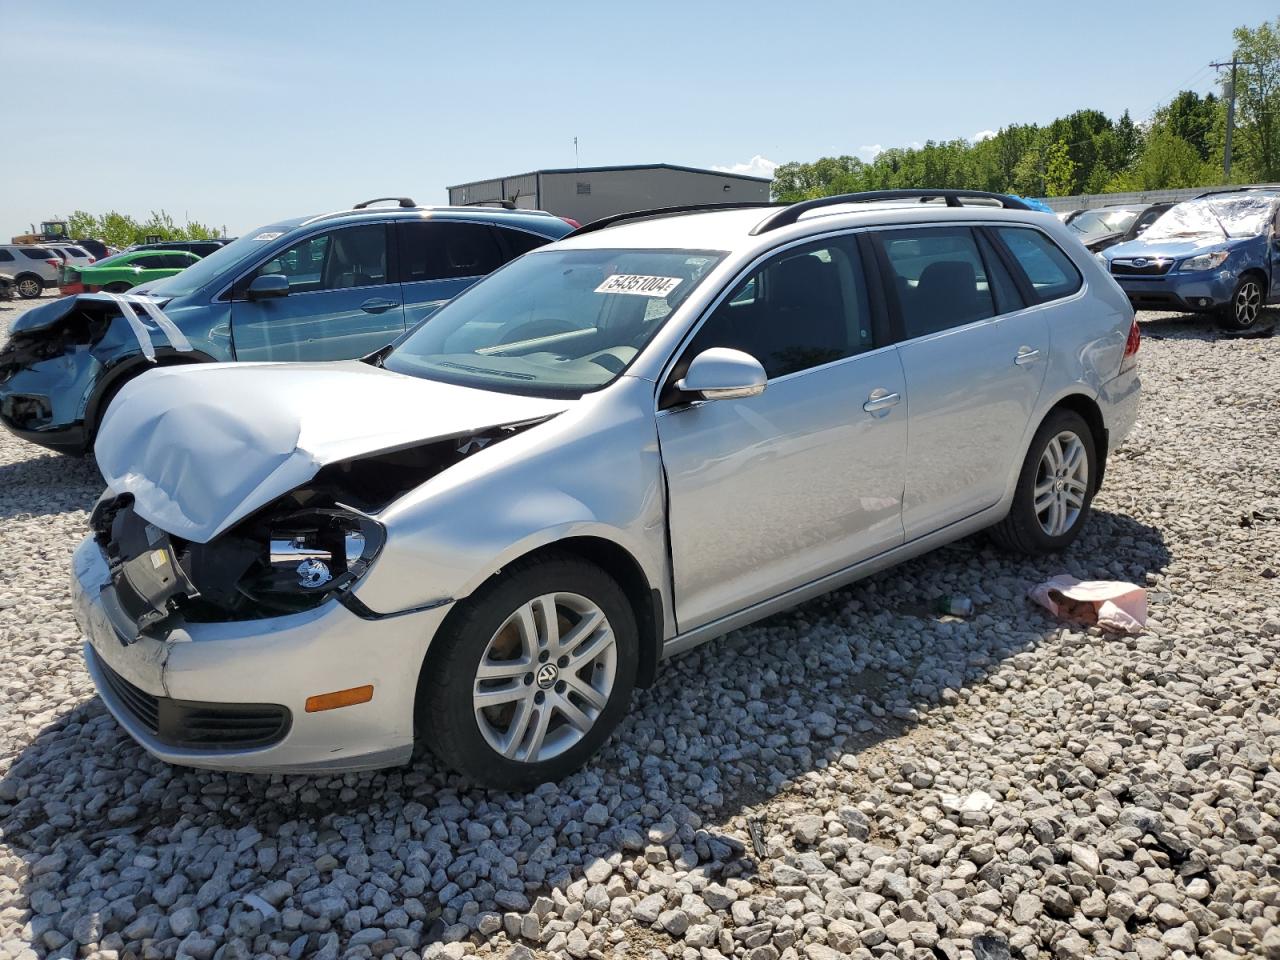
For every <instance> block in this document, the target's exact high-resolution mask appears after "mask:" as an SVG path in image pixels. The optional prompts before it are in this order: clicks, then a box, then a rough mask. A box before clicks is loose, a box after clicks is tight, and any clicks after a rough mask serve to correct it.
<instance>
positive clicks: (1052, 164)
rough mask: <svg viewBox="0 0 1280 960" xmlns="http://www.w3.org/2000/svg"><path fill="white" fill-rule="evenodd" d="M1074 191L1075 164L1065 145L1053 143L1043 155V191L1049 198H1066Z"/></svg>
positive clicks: (1060, 142) (1057, 142)
mask: <svg viewBox="0 0 1280 960" xmlns="http://www.w3.org/2000/svg"><path fill="white" fill-rule="evenodd" d="M1075 189H1076V164H1075V161H1074V160H1072V159H1071V151H1070V149H1069V148H1068V147H1067V144H1066V143H1065V142H1064V141H1062V140H1058V141H1055V142H1054V144H1053V146H1051V147H1050V148H1049V150H1048V152H1047V153H1046V154H1045V164H1044V190H1045V193H1046V194H1047V195H1049V196H1051V197H1068V196H1070V195H1071V194H1072V193H1074V192H1075Z"/></svg>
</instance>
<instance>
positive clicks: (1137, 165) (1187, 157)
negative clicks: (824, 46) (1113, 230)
mask: <svg viewBox="0 0 1280 960" xmlns="http://www.w3.org/2000/svg"><path fill="white" fill-rule="evenodd" d="M1233 36H1234V39H1235V45H1236V46H1235V56H1236V57H1238V58H1239V59H1240V60H1242V61H1247V63H1246V64H1245V65H1243V66H1241V67H1240V70H1239V73H1238V80H1237V84H1236V122H1235V131H1234V136H1233V150H1232V156H1233V161H1232V167H1231V177H1230V181H1231V182H1234V183H1258V182H1272V181H1280V17H1277V18H1276V20H1275V21H1274V22H1267V23H1264V24H1262V25H1261V26H1259V27H1256V28H1250V27H1238V28H1237V29H1236V30H1235V31H1234V33H1233ZM1226 107H1227V105H1226V101H1225V100H1224V99H1223V98H1222V97H1219V96H1216V95H1215V94H1212V93H1209V94H1205V95H1203V96H1202V95H1201V94H1199V93H1196V92H1195V91H1193V90H1183V91H1182V92H1180V93H1179V94H1178V95H1177V96H1175V97H1174V98H1173V99H1172V100H1170V101H1169V102H1168V103H1167V104H1164V105H1162V106H1161V107H1159V108H1158V109H1157V110H1156V111H1155V113H1154V114H1153V115H1152V116H1151V117H1150V118H1148V119H1147V120H1145V121H1141V122H1135V121H1134V120H1133V118H1132V117H1131V116H1130V115H1129V111H1127V110H1126V111H1125V112H1124V113H1122V114H1121V115H1120V116H1119V117H1118V118H1116V119H1112V118H1110V117H1108V116H1106V114H1104V113H1102V112H1101V111H1099V110H1077V111H1076V112H1075V113H1073V114H1071V115H1070V116H1066V117H1059V118H1058V119H1057V120H1054V121H1053V122H1052V123H1049V124H1047V125H1044V126H1040V125H1037V124H1034V123H1031V124H1011V125H1009V126H1007V127H1004V128H1002V129H1001V130H999V131H998V132H997V133H996V134H995V135H994V136H991V137H988V138H986V139H983V140H980V141H977V142H971V141H969V140H965V139H956V140H946V141H933V140H930V141H929V142H928V143H926V144H925V145H924V146H922V147H915V148H901V147H898V148H893V149H890V150H885V151H883V152H881V153H879V154H877V155H876V156H875V158H874V159H872V160H870V161H863V160H861V159H860V158H858V157H852V156H842V157H823V158H821V159H819V160H814V161H812V162H808V163H804V162H793V163H784V164H782V165H781V166H779V167H778V168H777V169H776V170H775V171H774V181H773V193H774V197H775V199H778V200H785V201H789V202H794V201H796V200H804V199H807V198H811V197H821V196H829V195H831V194H837V193H853V192H857V191H861V190H890V189H897V188H910V187H943V188H945V187H952V188H964V189H970V190H991V191H995V192H998V193H1016V194H1020V195H1022V196H1028V197H1057V196H1070V195H1072V194H1079V193H1112V192H1122V191H1129V190H1158V189H1163V188H1171V187H1200V186H1214V185H1217V184H1220V183H1224V182H1226V179H1227V178H1225V177H1224V175H1223V166H1222V155H1223V146H1224V141H1225V138H1226V129H1227V108H1226Z"/></svg>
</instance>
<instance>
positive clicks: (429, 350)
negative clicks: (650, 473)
mask: <svg viewBox="0 0 1280 960" xmlns="http://www.w3.org/2000/svg"><path fill="white" fill-rule="evenodd" d="M722 257H723V254H722V253H719V252H715V251H701V250H612V249H606V250H556V249H554V248H548V249H547V250H540V251H536V252H534V253H531V254H529V255H528V256H524V257H520V258H519V259H517V260H513V261H511V263H509V264H508V265H507V266H505V267H503V268H502V269H501V270H499V271H497V272H496V273H494V274H493V275H492V276H490V277H488V278H487V279H485V280H482V281H480V282H479V283H477V284H475V285H474V286H472V287H470V288H469V289H468V290H467V291H466V292H465V293H463V294H462V295H461V296H459V297H456V298H455V299H453V300H451V301H449V303H447V304H445V305H444V306H443V307H441V308H440V310H438V311H437V312H436V313H434V314H433V315H432V317H431V321H430V322H429V323H425V324H423V325H421V326H419V327H418V328H417V329H416V330H415V331H414V332H413V333H411V334H410V335H409V336H408V337H407V338H406V339H405V341H404V342H403V343H401V344H400V346H398V347H397V348H396V349H395V350H394V351H392V352H391V353H390V354H389V355H388V356H387V357H386V359H385V360H384V361H383V365H384V366H385V367H386V368H387V369H389V370H394V371H395V372H397V373H403V374H408V375H410V376H416V377H424V378H426V379H429V380H442V381H444V382H446V383H456V384H460V385H462V386H468V387H477V388H480V389H485V390H497V391H500V392H507V393H523V394H530V395H534V396H577V395H580V394H582V393H585V392H587V391H589V390H595V389H598V388H599V387H603V386H605V385H607V384H609V383H611V382H612V381H613V380H614V379H616V378H617V377H618V376H619V375H620V374H621V373H622V371H623V370H624V369H626V367H627V366H628V364H630V363H631V361H632V360H633V359H634V358H635V356H636V354H638V353H639V352H640V350H641V349H642V348H643V347H644V345H645V344H646V343H648V342H649V340H650V338H651V337H652V336H653V335H654V333H656V332H657V331H658V329H659V328H660V327H661V326H662V324H663V323H665V322H666V320H667V318H668V317H669V316H670V315H671V314H672V312H673V311H675V309H676V308H677V307H679V306H680V304H681V303H683V302H684V300H685V299H686V298H687V297H688V296H689V294H690V293H692V292H693V291H694V289H696V288H697V286H698V285H699V284H700V283H702V282H703V280H704V279H705V277H706V275H707V273H708V272H710V270H711V269H712V268H713V267H714V266H715V265H716V264H717V263H718V262H719V261H720V260H721V258H722Z"/></svg>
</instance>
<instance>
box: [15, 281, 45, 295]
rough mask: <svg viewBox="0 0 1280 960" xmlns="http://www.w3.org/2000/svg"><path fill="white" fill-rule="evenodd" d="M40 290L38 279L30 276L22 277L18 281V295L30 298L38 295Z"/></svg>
mask: <svg viewBox="0 0 1280 960" xmlns="http://www.w3.org/2000/svg"><path fill="white" fill-rule="evenodd" d="M41 292H42V289H41V284H40V281H39V280H32V279H31V278H30V277H23V278H22V279H21V280H19V281H18V296H20V297H22V298H24V299H26V300H32V299H34V298H36V297H38V296H40V294H41Z"/></svg>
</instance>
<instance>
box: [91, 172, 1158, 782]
mask: <svg viewBox="0 0 1280 960" xmlns="http://www.w3.org/2000/svg"><path fill="white" fill-rule="evenodd" d="M902 199H912V200H915V201H916V202H913V203H911V204H909V205H903V204H901V203H898V204H897V205H896V206H892V207H888V206H885V205H883V204H882V203H879V201H900V200H902ZM922 199H926V200H940V201H945V203H940V202H933V203H926V202H919V201H920V200H922ZM970 199H975V200H978V201H981V202H983V203H986V204H988V206H970V205H966V201H968V200H970ZM993 199H994V200H995V201H997V202H998V204H999V205H1002V206H1003V207H1004V209H1000V208H999V206H995V207H993V206H990V205H989V204H991V203H992V201H993ZM759 207H760V205H754V206H752V205H744V206H738V207H736V208H734V209H718V210H711V211H708V210H700V211H693V212H672V211H669V210H668V211H658V212H651V213H649V214H647V215H646V214H633V215H630V216H625V217H617V218H613V219H612V220H611V221H604V222H599V223H596V224H589V225H588V226H586V227H584V228H582V229H580V230H579V231H577V232H576V233H573V234H570V235H569V237H567V238H566V239H564V240H561V241H559V242H557V243H554V244H551V245H549V246H546V247H544V248H542V249H540V250H537V251H534V252H532V253H528V254H526V255H524V256H522V257H519V258H517V259H515V260H514V261H512V262H511V263H510V264H508V265H507V266H505V267H502V268H501V269H499V270H498V271H496V272H495V273H494V274H492V275H491V276H490V277H489V278H487V279H485V280H482V281H480V282H478V283H477V284H475V285H474V286H473V287H471V288H469V289H468V290H467V291H466V292H465V293H463V294H462V295H461V296H459V297H457V298H456V299H455V300H453V301H451V302H450V303H448V304H447V305H446V306H444V307H443V308H441V309H440V310H439V311H438V312H437V313H435V314H434V315H433V316H432V317H431V318H430V319H428V320H426V321H424V322H423V323H421V324H419V325H418V326H417V327H415V328H414V329H413V330H411V331H410V332H409V333H408V334H406V335H405V337H404V338H402V339H401V340H400V341H399V342H398V343H397V344H395V345H393V346H392V347H390V348H386V349H383V350H380V351H378V352H377V353H376V354H374V355H373V356H371V357H368V358H366V359H365V360H364V361H348V362H340V363H323V364H301V363H292V364H289V363H283V364H275V363H263V364H249V363H236V364H209V365H198V366H192V367H176V368H174V367H170V368H161V369H158V370H155V371H153V372H150V373H147V374H144V375H143V376H141V377H140V378H138V379H137V380H135V381H133V382H131V383H130V384H129V385H127V386H126V387H125V388H124V390H123V391H122V392H121V393H120V395H119V399H118V401H117V403H115V404H113V405H112V407H111V409H110V412H109V413H108V414H107V417H106V419H105V420H104V422H103V424H102V428H101V431H100V433H99V435H98V440H97V444H96V453H97V460H98V465H99V467H100V468H101V469H102V471H103V474H104V476H105V477H106V479H107V482H108V490H107V492H106V494H105V495H104V496H103V498H102V500H101V501H100V502H99V504H98V506H97V508H96V509H95V511H94V514H93V519H92V527H93V531H94V532H93V535H92V536H91V537H90V538H89V539H87V540H86V541H85V542H84V543H83V544H82V545H81V546H80V548H79V549H78V550H77V551H76V554H75V559H74V571H75V577H74V583H73V595H74V601H75V609H76V612H77V617H78V620H79V622H80V624H81V625H82V627H83V629H84V632H85V634H86V637H87V640H88V643H87V645H86V648H85V655H86V659H87V661H88V665H89V670H90V672H91V673H92V675H93V678H94V681H95V683H96V684H97V687H98V690H99V692H100V693H101V695H102V697H103V699H104V701H105V702H106V704H107V706H108V707H109V708H110V710H111V711H112V713H113V714H115V716H116V718H117V719H118V720H119V721H120V723H121V724H122V725H123V726H124V727H125V728H126V729H127V730H128V731H129V732H130V734H132V735H133V736H134V737H135V738H136V739H137V740H138V741H139V742H141V743H142V744H143V745H144V746H145V747H146V748H147V749H148V750H150V751H151V752H152V753H154V754H155V755H156V756H158V757H161V758H163V759H166V760H169V761H171V762H174V763H181V764H189V765H193V766H206V767H219V768H226V769H235V770H244V771H264V772H265V771H293V772H299V771H321V770H327V771H334V770H355V769H362V768H370V767H379V766H385V765H390V764H398V763H403V762H405V761H406V760H407V759H408V758H409V756H410V752H411V750H412V748H413V745H414V742H415V737H419V738H421V739H422V740H424V741H425V742H426V743H427V744H428V745H429V746H430V748H431V749H432V750H434V751H435V752H436V754H437V755H438V756H439V757H440V758H441V759H442V760H443V761H444V762H445V763H446V764H448V765H449V766H451V767H453V768H455V769H457V770H459V771H461V772H463V773H465V774H466V775H467V776H469V777H470V778H471V779H473V780H475V781H478V782H481V783H486V784H490V785H495V786H500V787H507V788H512V787H525V786H528V785H531V784H537V783H540V782H543V781H546V780H552V779H556V778H559V777H561V776H563V775H565V774H566V773H567V772H569V771H571V770H573V769H574V768H576V767H578V766H579V765H581V764H583V763H584V762H586V761H587V759H588V758H589V757H590V756H591V755H592V753H594V751H596V750H597V749H598V748H599V747H600V745H601V744H602V743H603V742H604V740H605V738H606V737H607V736H608V735H609V733H610V732H611V731H612V730H613V728H614V727H615V726H616V725H617V724H618V722H619V721H620V720H621V719H622V717H623V716H624V715H625V713H626V710H627V706H628V703H629V701H630V697H631V693H632V690H633V688H634V687H635V686H637V685H645V684H648V683H650V682H652V680H653V679H654V677H655V675H656V674H657V673H658V671H659V670H660V668H661V662H662V661H663V660H664V659H666V658H667V657H670V656H672V655H674V654H677V653H680V652H681V651H684V650H688V649H689V648H691V647H693V646H695V645H697V644H699V643H702V642H704V641H706V640H709V639H712V638H713V637H716V636H719V635H721V634H723V633H725V632H726V631H729V630H732V629H734V628H735V627H738V626H741V625H743V624H746V623H749V622H751V621H753V620H756V619H759V618H761V617H764V616H767V615H768V614H770V613H773V612H775V611H777V610H779V609H781V608H784V607H787V606H789V605H792V604H795V603H797V602H800V601H802V600H805V599H807V598H810V597H813V596H815V595H817V594H820V593H823V592H825V591H828V590H831V589H832V588H834V587H837V586H840V585H842V584H845V583H848V582H850V581H852V580H856V579H858V578H859V577H862V576H866V575H867V574H869V573H872V572H874V571H877V570H881V569H883V568H885V567H888V566H891V565H892V564H895V563H897V562H899V561H901V560H904V559H906V558H908V557H911V556H913V555H915V554H919V553H922V552H924V551H926V550H929V549H931V548H933V547H936V546H938V545H940V544H944V543H947V542H949V541H951V540H955V539H957V538H958V537H962V536H965V535H967V534H970V533H973V532H975V531H978V530H982V529H984V528H990V529H991V530H992V532H993V534H994V536H995V538H996V540H997V541H998V542H999V543H1001V544H1003V545H1004V546H1005V547H1007V548H1009V549H1014V550H1020V551H1025V552H1029V553H1044V552H1050V551H1056V550H1061V549H1063V548H1064V547H1066V546H1067V545H1068V544H1070V543H1071V542H1072V541H1073V540H1074V539H1075V537H1076V536H1077V535H1078V533H1079V532H1080V529H1081V527H1082V526H1083V525H1084V524H1085V523H1086V522H1087V518H1088V516H1089V507H1090V502H1091V500H1092V498H1093V495H1094V493H1095V492H1096V491H1097V489H1098V486H1099V484H1100V483H1101V482H1102V478H1103V474H1104V469H1105V465H1106V460H1107V454H1108V451H1109V450H1111V449H1113V448H1114V447H1115V445H1116V444H1117V443H1119V441H1120V439H1121V438H1122V437H1123V436H1124V435H1125V433H1126V432H1127V431H1128V430H1129V428H1130V426H1131V424H1132V423H1133V421H1134V417H1135V415H1136V410H1137V403H1138V393H1139V382H1138V374H1137V369H1136V356H1135V354H1136V352H1137V349H1138V345H1139V335H1138V328H1137V326H1136V324H1135V323H1134V319H1133V310H1132V308H1131V307H1130V306H1129V303H1128V300H1127V299H1126V298H1125V296H1124V294H1123V293H1122V292H1121V291H1120V289H1119V287H1118V286H1117V285H1116V283H1115V282H1114V281H1113V280H1112V279H1111V277H1110V276H1109V275H1108V274H1107V273H1106V272H1105V270H1103V269H1102V267H1101V265H1100V264H1098V262H1097V261H1096V260H1095V259H1094V258H1093V257H1092V256H1091V255H1090V254H1089V253H1088V252H1087V251H1086V250H1085V249H1084V247H1083V246H1081V244H1080V242H1079V241H1078V240H1077V239H1076V238H1075V237H1073V236H1072V234H1071V232H1070V231H1069V230H1068V229H1067V228H1066V227H1064V226H1062V224H1060V223H1059V222H1058V221H1057V220H1056V219H1055V218H1054V217H1052V216H1050V215H1047V214H1043V213H1036V212H1032V211H1029V210H1027V209H1026V208H1025V207H1024V206H1023V204H1021V202H1019V201H1016V200H1013V199H1010V198H1003V197H997V196H995V195H979V194H973V193H969V192H954V191H932V192H926V191H914V192H912V191H892V192H887V193H875V194H859V195H852V196H846V197H835V198H826V199H823V200H814V201H807V202H804V203H799V204H795V205H792V206H780V207H768V208H765V209H760V208H759ZM152 308H155V304H154V303H153V304H151V305H150V308H149V309H148V310H147V312H148V313H150V312H151V309H152ZM153 319H155V320H156V322H157V323H158V324H159V323H160V319H159V318H156V317H154V315H153ZM161 325H162V324H161Z"/></svg>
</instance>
